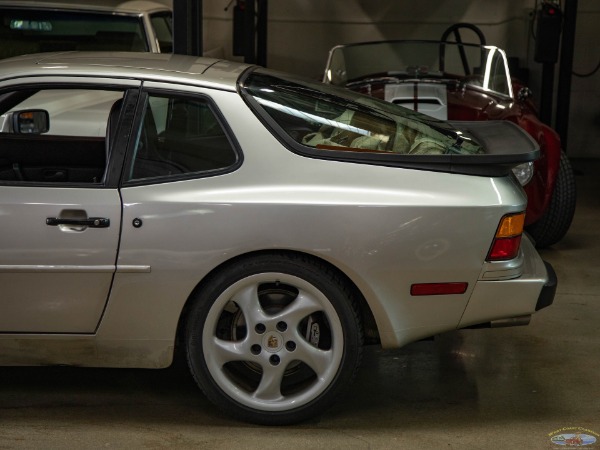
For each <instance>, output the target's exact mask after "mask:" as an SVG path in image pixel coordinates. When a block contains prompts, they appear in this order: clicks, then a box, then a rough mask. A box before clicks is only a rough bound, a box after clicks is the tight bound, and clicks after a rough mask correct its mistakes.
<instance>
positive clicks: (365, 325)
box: [175, 249, 380, 353]
mask: <svg viewBox="0 0 600 450" xmlns="http://www.w3.org/2000/svg"><path fill="white" fill-rule="evenodd" d="M265 255H288V256H297V257H299V258H300V257H301V258H305V259H308V260H313V261H315V262H316V263H318V264H325V265H327V266H328V268H329V269H330V270H332V271H333V272H334V273H335V274H336V275H337V276H338V277H339V278H340V279H341V280H342V281H343V282H344V284H345V285H346V286H347V288H348V289H349V290H350V291H351V292H352V294H353V296H354V298H355V300H356V303H357V306H358V312H359V314H360V317H359V318H360V321H361V326H362V332H363V337H364V342H365V344H377V343H379V342H380V339H379V332H378V328H377V324H376V321H375V316H374V315H373V312H372V310H371V307H370V306H369V304H368V302H367V300H366V299H365V296H364V295H363V293H362V292H361V290H360V289H359V288H358V286H357V285H356V283H354V282H353V281H352V279H351V278H350V277H349V276H348V275H347V274H346V273H345V272H344V271H343V270H341V269H340V268H339V267H337V266H336V265H335V264H332V263H331V262H329V261H327V260H326V259H323V258H320V257H318V256H315V255H313V254H310V253H306V252H302V251H298V250H285V249H269V250H257V251H253V252H248V253H243V254H240V255H236V256H234V257H232V258H230V259H228V260H226V261H223V262H222V263H221V264H219V265H218V266H216V267H215V268H213V269H212V270H211V271H210V272H209V273H207V274H206V275H205V276H204V277H203V278H202V280H200V281H199V282H198V284H197V285H196V286H195V287H194V289H193V290H192V291H191V292H190V294H189V296H188V298H187V299H186V302H185V304H184V306H183V309H182V311H181V314H180V315H179V321H178V324H177V333H176V339H175V352H176V353H177V352H178V350H181V348H182V345H181V344H182V343H183V336H184V331H185V324H186V321H187V317H188V315H189V313H190V308H191V305H192V303H193V301H194V298H195V297H196V294H197V293H198V292H199V291H200V290H201V289H202V288H203V287H204V286H206V285H207V284H208V283H210V281H211V279H212V278H213V277H214V276H216V275H217V274H218V273H221V272H222V271H226V270H227V269H228V268H229V267H231V266H234V265H236V264H238V263H240V262H241V261H243V260H245V259H251V258H254V257H257V256H265Z"/></svg>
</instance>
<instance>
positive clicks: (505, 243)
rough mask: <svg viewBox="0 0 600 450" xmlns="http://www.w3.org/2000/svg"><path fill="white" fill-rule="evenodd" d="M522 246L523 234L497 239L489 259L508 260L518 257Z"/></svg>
mask: <svg viewBox="0 0 600 450" xmlns="http://www.w3.org/2000/svg"><path fill="white" fill-rule="evenodd" d="M520 246H521V236H520V235H519V236H515V237H511V238H505V239H495V240H494V245H493V246H492V249H491V250H490V254H489V256H488V261H506V260H508V259H513V258H516V257H517V255H518V254H519V247H520Z"/></svg>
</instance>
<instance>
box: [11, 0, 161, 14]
mask: <svg viewBox="0 0 600 450" xmlns="http://www.w3.org/2000/svg"><path fill="white" fill-rule="evenodd" d="M169 3H170V2H169ZM9 7H27V8H32V9H67V10H78V11H101V12H110V13H113V12H114V13H118V14H142V13H154V12H159V11H170V10H171V8H170V6H169V5H168V3H165V2H164V1H152V0H125V1H124V0H93V1H82V0H60V1H43V0H3V1H2V2H1V3H0V8H9Z"/></svg>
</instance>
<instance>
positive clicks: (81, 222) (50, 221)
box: [46, 217, 110, 228]
mask: <svg viewBox="0 0 600 450" xmlns="http://www.w3.org/2000/svg"><path fill="white" fill-rule="evenodd" d="M46 225H51V226H57V225H76V226H80V227H89V228H108V227H109V226H110V219H106V218H103V217H88V218H87V219H61V218H60V217H48V218H47V219H46Z"/></svg>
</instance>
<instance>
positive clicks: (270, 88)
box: [245, 71, 482, 155]
mask: <svg viewBox="0 0 600 450" xmlns="http://www.w3.org/2000/svg"><path fill="white" fill-rule="evenodd" d="M245 88H246V90H247V92H248V93H249V94H251V95H252V96H253V97H254V99H255V100H256V101H257V102H258V104H259V105H260V106H261V107H262V108H263V109H264V111H265V112H266V113H267V114H268V115H269V116H270V117H271V118H273V119H274V120H275V121H276V122H277V124H278V125H279V126H280V127H281V128H282V129H283V130H284V132H285V133H287V134H288V135H289V136H290V137H291V138H292V139H294V140H295V141H296V142H298V143H300V144H303V145H305V146H308V147H313V148H315V149H317V150H318V149H322V150H340V151H354V152H365V151H368V152H384V153H399V154H438V155H439V154H447V153H478V152H480V151H482V150H481V147H480V146H479V145H478V144H477V143H475V142H474V141H472V140H470V139H468V138H467V137H466V136H461V135H460V133H457V132H456V131H455V130H453V129H452V128H451V127H449V126H448V125H447V124H446V123H445V122H442V121H438V120H435V119H431V118H428V117H426V116H424V115H422V114H418V113H415V112H412V111H409V110H407V109H406V108H403V107H401V106H396V105H393V104H390V103H386V102H384V101H381V100H377V99H374V98H372V97H367V96H363V95H360V94H357V93H354V92H352V91H349V90H346V89H339V88H336V87H333V86H328V85H324V84H322V83H315V82H311V81H308V80H300V79H293V80H292V79H284V78H280V77H275V76H272V75H267V74H261V73H260V72H259V71H257V72H254V73H253V74H252V75H250V76H249V77H248V79H247V81H246V83H245Z"/></svg>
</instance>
